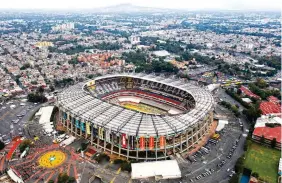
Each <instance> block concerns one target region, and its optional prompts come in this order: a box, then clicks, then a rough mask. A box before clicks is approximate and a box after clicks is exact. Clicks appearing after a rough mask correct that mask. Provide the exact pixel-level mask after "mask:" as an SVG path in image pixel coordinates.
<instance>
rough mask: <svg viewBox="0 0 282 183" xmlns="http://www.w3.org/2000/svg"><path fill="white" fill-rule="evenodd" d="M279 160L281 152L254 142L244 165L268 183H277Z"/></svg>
mask: <svg viewBox="0 0 282 183" xmlns="http://www.w3.org/2000/svg"><path fill="white" fill-rule="evenodd" d="M279 158H280V151H278V150H276V149H272V148H268V147H265V146H262V145H260V144H257V143H254V142H253V143H251V145H250V147H249V148H248V151H247V154H246V160H245V163H244V165H245V167H246V168H250V169H252V172H257V173H258V174H259V177H261V178H263V179H264V180H266V181H267V182H269V183H276V182H277V179H278V162H279Z"/></svg>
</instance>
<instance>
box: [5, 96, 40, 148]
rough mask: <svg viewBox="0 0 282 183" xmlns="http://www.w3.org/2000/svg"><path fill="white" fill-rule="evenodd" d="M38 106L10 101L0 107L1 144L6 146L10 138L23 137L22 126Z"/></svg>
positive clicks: (19, 101)
mask: <svg viewBox="0 0 282 183" xmlns="http://www.w3.org/2000/svg"><path fill="white" fill-rule="evenodd" d="M38 107H39V105H38V104H36V105H35V104H33V103H30V102H23V101H21V100H10V101H6V102H2V103H1V105H0V124H1V128H0V134H1V136H0V137H1V138H2V140H3V142H4V143H5V144H8V143H9V142H10V141H11V139H12V137H15V136H18V135H20V136H23V135H24V133H25V132H24V125H25V123H26V122H27V121H28V120H29V118H30V116H31V115H32V114H33V113H34V112H35V111H36V110H37V109H38Z"/></svg>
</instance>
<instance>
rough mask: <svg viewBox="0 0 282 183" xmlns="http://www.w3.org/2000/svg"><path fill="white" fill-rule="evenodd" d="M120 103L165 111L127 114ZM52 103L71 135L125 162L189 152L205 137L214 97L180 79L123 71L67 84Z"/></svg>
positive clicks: (133, 111)
mask: <svg viewBox="0 0 282 183" xmlns="http://www.w3.org/2000/svg"><path fill="white" fill-rule="evenodd" d="M124 100H131V101H130V102H132V103H134V104H138V105H141V106H149V107H148V109H151V107H154V108H157V109H159V110H161V111H165V112H162V113H153V112H152V113H150V111H149V112H148V113H146V112H140V111H138V110H133V109H132V110H131V109H129V108H125V107H123V106H120V105H119V104H120V103H121V101H124ZM56 105H57V107H58V108H59V119H60V120H61V122H62V123H63V125H64V126H65V127H66V129H67V131H68V132H69V133H71V134H73V135H74V136H76V137H81V138H86V139H88V140H89V141H90V143H91V145H94V146H95V147H97V148H99V149H103V150H104V151H108V152H109V153H114V154H118V155H119V156H124V157H126V158H128V159H138V160H142V159H143V160H149V159H155V160H159V159H166V158H167V157H168V156H169V155H170V154H174V153H183V152H189V151H191V150H193V149H194V147H195V145H196V144H198V142H199V141H200V140H201V139H202V138H203V137H205V136H206V135H208V132H209V129H210V126H211V124H212V122H213V109H214V99H213V97H212V95H211V94H210V93H209V92H208V91H206V90H205V89H203V88H201V87H198V86H195V85H193V84H191V83H189V82H186V81H184V80H182V79H176V78H173V77H171V78H166V77H163V76H156V75H153V74H151V75H146V74H143V73H139V74H136V73H129V74H114V75H105V76H101V77H97V78H95V79H93V80H90V81H87V82H85V83H78V84H76V85H74V86H71V87H69V88H67V89H66V90H64V91H62V92H61V93H58V95H57V102H56ZM155 111H158V110H155Z"/></svg>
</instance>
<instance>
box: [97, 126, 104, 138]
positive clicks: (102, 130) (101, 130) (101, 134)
mask: <svg viewBox="0 0 282 183" xmlns="http://www.w3.org/2000/svg"><path fill="white" fill-rule="evenodd" d="M98 129H99V131H98V136H99V138H100V139H101V140H103V139H104V128H101V127H99V128H98Z"/></svg>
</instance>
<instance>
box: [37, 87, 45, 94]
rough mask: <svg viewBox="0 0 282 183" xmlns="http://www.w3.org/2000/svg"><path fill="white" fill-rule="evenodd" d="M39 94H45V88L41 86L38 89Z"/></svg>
mask: <svg viewBox="0 0 282 183" xmlns="http://www.w3.org/2000/svg"><path fill="white" fill-rule="evenodd" d="M37 92H38V93H40V94H42V93H43V92H44V88H43V87H42V86H40V87H39V88H37Z"/></svg>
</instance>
